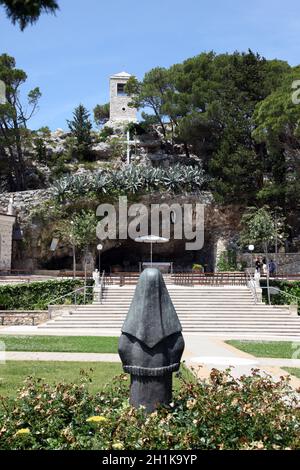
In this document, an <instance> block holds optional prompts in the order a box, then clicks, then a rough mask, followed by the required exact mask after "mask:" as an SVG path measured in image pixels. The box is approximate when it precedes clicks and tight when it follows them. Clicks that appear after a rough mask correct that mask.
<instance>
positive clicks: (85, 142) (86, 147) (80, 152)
mask: <svg viewBox="0 0 300 470" xmlns="http://www.w3.org/2000/svg"><path fill="white" fill-rule="evenodd" d="M67 122H68V126H69V129H70V131H71V132H72V135H73V136H74V138H75V139H76V140H75V142H76V143H75V149H74V150H75V154H76V156H77V157H78V158H80V159H82V160H88V159H89V158H90V157H91V151H90V150H91V145H92V134H91V131H92V127H93V126H92V123H91V121H90V114H89V112H88V111H87V109H86V108H85V107H84V106H83V105H82V104H80V105H79V106H78V107H77V108H75V110H74V112H73V119H72V121H67Z"/></svg>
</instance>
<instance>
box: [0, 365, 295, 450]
mask: <svg viewBox="0 0 300 470" xmlns="http://www.w3.org/2000/svg"><path fill="white" fill-rule="evenodd" d="M88 380H89V377H88V376H86V375H85V376H84V375H83V377H82V380H81V382H82V383H79V384H78V383H77V384H66V383H59V384H57V385H49V384H47V383H44V381H42V380H39V379H33V378H29V379H28V380H27V381H26V383H25V384H24V388H23V389H22V390H21V391H20V392H19V394H18V397H17V399H15V400H13V401H9V402H8V401H7V400H3V407H2V408H1V411H0V413H1V416H0V419H1V423H2V428H1V430H0V448H1V450H5V449H9V450H27V449H28V450H29V449H32V450H41V449H43V450H50V449H55V450H65V449H68V450H75V449H78V450H79V449H80V450H100V449H102V450H112V449H119V450H122V449H125V450H149V449H151V450H156V449H160V450H165V449H166V450H169V449H170V450H190V449H201V450H217V449H218V450H220V449H224V450H237V449H243V450H254V449H257V450H258V449H266V450H279V449H287V448H289V449H298V448H299V445H300V441H299V425H300V414H299V413H300V407H299V397H298V396H297V394H295V392H294V390H293V389H292V388H290V387H289V384H288V380H287V379H285V378H283V377H282V378H281V379H280V381H279V382H276V383H275V382H274V381H273V379H272V378H271V377H269V376H265V375H264V376H260V375H259V373H258V372H257V371H253V372H252V375H250V376H242V377H241V379H240V380H237V379H235V378H234V377H233V376H232V375H231V374H230V371H226V372H219V371H217V370H213V371H212V372H211V375H210V378H209V380H208V381H203V380H200V379H199V380H196V379H193V380H190V379H184V378H182V379H181V387H180V389H179V390H178V391H177V392H176V394H175V396H174V403H173V404H172V405H171V406H169V407H161V408H159V409H158V410H157V411H156V412H154V413H152V414H150V415H146V414H145V412H144V409H143V408H140V409H138V410H136V409H133V408H131V407H130V405H129V403H128V376H125V375H122V376H120V377H119V378H117V379H116V380H115V382H114V383H113V384H112V385H108V386H106V387H105V388H104V389H103V390H102V391H101V392H100V393H99V394H97V395H91V394H90V393H89V392H88V385H87V384H88ZM21 429H23V430H25V431H23V433H22V431H21V432H20V430H21Z"/></svg>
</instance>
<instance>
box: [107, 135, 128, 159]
mask: <svg viewBox="0 0 300 470" xmlns="http://www.w3.org/2000/svg"><path fill="white" fill-rule="evenodd" d="M109 148H110V155H111V157H112V159H113V160H116V159H119V158H122V157H123V156H124V155H125V152H126V143H125V142H124V137H112V138H111V139H110V141H109Z"/></svg>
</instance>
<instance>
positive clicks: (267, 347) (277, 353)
mask: <svg viewBox="0 0 300 470" xmlns="http://www.w3.org/2000/svg"><path fill="white" fill-rule="evenodd" d="M226 343H228V344H230V345H231V346H234V347H235V348H237V349H240V350H241V351H244V352H246V353H248V354H252V356H255V357H275V358H281V359H293V356H294V354H295V350H296V348H297V349H299V347H300V342H293V343H292V342H290V341H249V340H246V341H238V340H231V341H226Z"/></svg>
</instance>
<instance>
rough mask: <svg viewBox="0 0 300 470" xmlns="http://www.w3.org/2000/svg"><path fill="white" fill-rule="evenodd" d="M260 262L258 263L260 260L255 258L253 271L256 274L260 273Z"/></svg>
mask: <svg viewBox="0 0 300 470" xmlns="http://www.w3.org/2000/svg"><path fill="white" fill-rule="evenodd" d="M261 266H262V265H261V261H260V258H256V261H255V269H256V272H257V273H260V270H261Z"/></svg>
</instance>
